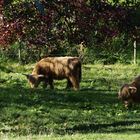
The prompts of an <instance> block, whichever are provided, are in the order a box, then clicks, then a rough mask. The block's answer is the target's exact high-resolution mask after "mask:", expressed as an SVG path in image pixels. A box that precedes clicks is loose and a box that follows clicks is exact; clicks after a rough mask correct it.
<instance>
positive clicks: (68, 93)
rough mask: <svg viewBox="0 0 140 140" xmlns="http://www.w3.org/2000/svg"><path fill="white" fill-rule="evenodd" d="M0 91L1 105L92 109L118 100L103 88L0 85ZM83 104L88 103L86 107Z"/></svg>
mask: <svg viewBox="0 0 140 140" xmlns="http://www.w3.org/2000/svg"><path fill="white" fill-rule="evenodd" d="M0 91H1V92H0V101H1V102H0V104H1V107H2V106H4V105H6V106H8V104H9V105H11V103H12V104H13V103H14V104H17V105H18V104H23V105H26V106H30V107H31V106H34V105H47V107H49V106H50V107H55V108H59V107H60V108H62V107H63V108H73V109H76V108H81V109H93V108H94V107H95V105H96V104H97V105H105V104H108V105H109V104H115V103H117V102H118V100H117V96H116V92H114V91H103V90H98V91H95V90H94V89H93V88H90V89H82V90H80V91H73V90H57V89H56V90H45V89H27V88H23V87H20V86H19V87H11V88H2V87H0ZM109 93H111V94H109ZM85 104H87V105H88V107H87V108H86V106H85ZM90 105H91V107H90ZM93 105H94V106H93Z"/></svg>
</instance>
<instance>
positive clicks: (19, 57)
mask: <svg viewBox="0 0 140 140" xmlns="http://www.w3.org/2000/svg"><path fill="white" fill-rule="evenodd" d="M18 43H19V44H18V45H19V47H18V61H19V64H21V45H22V43H21V40H20V39H19V40H18Z"/></svg>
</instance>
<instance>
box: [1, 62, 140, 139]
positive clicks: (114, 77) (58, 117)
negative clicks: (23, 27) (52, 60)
mask: <svg viewBox="0 0 140 140" xmlns="http://www.w3.org/2000/svg"><path fill="white" fill-rule="evenodd" d="M33 66H34V64H31V65H19V64H17V63H12V62H9V63H1V65H0V114H1V115H0V137H1V139H58V140H59V139H82V140H83V139H85V140H86V139H105V140H114V139H116V140H117V139H120V138H122V139H127V140H129V139H132V138H134V139H135V140H137V139H138V138H139V137H140V134H139V132H140V109H139V108H140V105H138V104H137V105H135V106H133V108H132V109H131V110H126V109H125V108H124V106H123V104H122V103H121V102H120V101H119V100H118V99H117V92H118V90H119V88H120V86H121V85H122V84H124V83H125V82H129V81H131V80H132V79H133V78H134V77H135V76H137V75H139V73H140V67H139V66H138V65H121V64H116V65H101V64H96V65H83V68H82V69H83V71H82V72H83V74H82V75H83V78H82V82H81V89H80V91H73V90H65V86H66V81H65V80H63V81H55V89H54V90H49V89H42V87H41V85H40V86H39V88H38V89H35V90H32V89H30V87H29V85H28V83H27V80H26V77H24V76H23V75H22V74H21V73H30V72H31V71H32V67H33Z"/></svg>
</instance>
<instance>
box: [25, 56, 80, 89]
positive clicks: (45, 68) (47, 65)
mask: <svg viewBox="0 0 140 140" xmlns="http://www.w3.org/2000/svg"><path fill="white" fill-rule="evenodd" d="M26 76H27V78H28V81H29V83H30V85H31V87H32V88H34V87H38V85H39V83H40V82H42V81H43V82H44V84H45V87H46V86H47V84H49V85H50V88H51V89H53V88H54V86H53V80H54V79H56V80H61V79H67V88H71V87H73V88H74V90H78V89H79V83H80V80H81V61H80V59H79V58H78V57H47V58H44V59H42V60H40V61H39V62H38V63H37V64H36V65H35V68H34V69H33V71H32V74H28V75H26Z"/></svg>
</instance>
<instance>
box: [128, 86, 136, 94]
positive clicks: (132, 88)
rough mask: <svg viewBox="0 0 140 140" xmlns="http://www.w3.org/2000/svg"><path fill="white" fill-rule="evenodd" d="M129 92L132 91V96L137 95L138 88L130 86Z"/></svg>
mask: <svg viewBox="0 0 140 140" xmlns="http://www.w3.org/2000/svg"><path fill="white" fill-rule="evenodd" d="M129 90H130V93H131V94H135V93H136V92H137V88H136V87H132V86H130V87H129Z"/></svg>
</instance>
